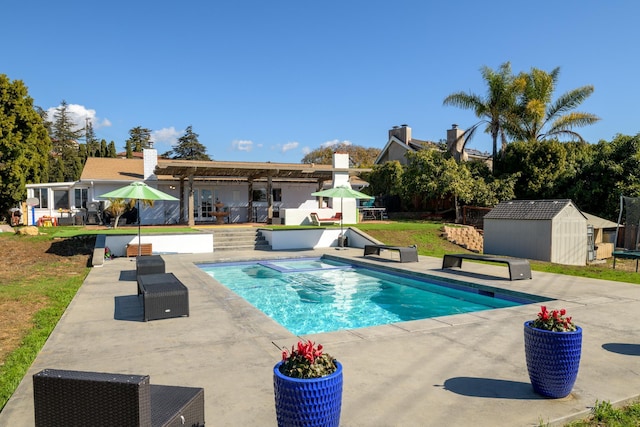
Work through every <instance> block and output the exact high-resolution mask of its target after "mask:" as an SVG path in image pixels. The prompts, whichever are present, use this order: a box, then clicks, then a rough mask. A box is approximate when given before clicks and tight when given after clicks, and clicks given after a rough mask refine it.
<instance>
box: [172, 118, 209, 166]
mask: <svg viewBox="0 0 640 427" xmlns="http://www.w3.org/2000/svg"><path fill="white" fill-rule="evenodd" d="M170 153H171V152H170ZM172 153H173V157H172V158H174V159H181V160H211V158H210V157H209V156H208V155H207V147H205V146H204V145H202V144H201V143H200V142H199V141H198V134H197V133H194V132H193V129H192V127H191V125H189V126H187V129H186V130H185V132H184V135H182V136H181V137H180V138H178V145H176V146H175V147H174V148H173V150H172Z"/></svg>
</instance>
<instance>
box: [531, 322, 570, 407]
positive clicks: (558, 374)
mask: <svg viewBox="0 0 640 427" xmlns="http://www.w3.org/2000/svg"><path fill="white" fill-rule="evenodd" d="M532 323H533V322H532V321H527V322H525V323H524V352H525V356H526V358H527V370H528V371H529V379H530V380H531V385H532V386H533V389H534V390H535V392H536V393H539V394H541V395H543V396H547V397H553V398H560V397H565V396H567V395H569V393H571V390H572V389H573V385H574V384H575V382H576V378H577V376H578V368H579V366H580V354H581V353H582V328H581V327H579V326H578V327H577V330H576V331H573V332H553V331H545V330H542V329H536V328H534V327H532V326H531V324H532Z"/></svg>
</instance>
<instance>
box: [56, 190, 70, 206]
mask: <svg viewBox="0 0 640 427" xmlns="http://www.w3.org/2000/svg"><path fill="white" fill-rule="evenodd" d="M53 208H54V209H69V191H68V190H53Z"/></svg>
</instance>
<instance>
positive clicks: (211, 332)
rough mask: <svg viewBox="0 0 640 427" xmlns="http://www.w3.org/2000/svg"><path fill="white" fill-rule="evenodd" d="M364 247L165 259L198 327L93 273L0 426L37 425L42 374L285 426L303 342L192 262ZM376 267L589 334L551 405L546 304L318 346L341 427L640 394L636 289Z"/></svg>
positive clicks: (543, 277)
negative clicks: (542, 360) (539, 349)
mask: <svg viewBox="0 0 640 427" xmlns="http://www.w3.org/2000/svg"><path fill="white" fill-rule="evenodd" d="M362 253H363V251H362V249H348V250H344V251H337V250H335V249H326V250H316V251H287V252H284V251H277V252H267V251H242V252H240V251H238V252H233V253H231V252H218V253H215V254H202V255H165V256H164V259H165V262H166V269H167V271H168V272H173V273H174V274H175V275H176V276H177V277H178V278H179V279H180V280H181V281H182V282H183V283H184V284H185V285H186V286H187V287H188V288H189V302H190V317H183V318H174V319H165V320H156V321H152V322H147V323H145V322H142V321H140V320H139V319H141V314H140V311H139V305H138V302H137V301H138V300H137V297H136V296H135V295H136V293H137V286H136V282H135V272H134V270H135V261H134V259H132V258H117V259H114V260H111V261H108V262H106V263H105V265H104V267H101V268H94V269H92V270H91V272H90V273H89V275H88V277H87V279H86V280H85V282H84V284H83V285H82V287H81V288H80V290H79V291H78V293H77V295H76V296H75V298H74V299H73V301H72V302H71V304H70V305H69V307H68V309H67V311H66V312H65V313H64V315H63V317H62V319H61V320H60V322H59V323H58V325H57V326H56V328H55V330H54V331H53V333H52V334H51V336H50V338H49V340H48V341H47V343H46V344H45V346H44V348H43V349H42V351H41V352H40V353H39V355H38V357H37V358H36V360H35V362H34V363H33V365H32V366H31V368H30V369H29V371H28V373H27V375H26V376H25V377H24V379H23V380H22V382H21V384H20V385H19V387H18V389H17V390H16V392H15V393H14V395H13V396H12V398H11V399H10V400H9V402H8V403H7V405H6V406H5V408H4V409H3V411H2V412H1V413H0V425H6V426H32V425H33V424H34V416H33V389H32V378H31V377H32V375H33V374H35V373H36V372H39V371H40V370H42V369H45V368H56V369H71V370H85V371H100V372H113V373H129V374H149V375H150V376H151V383H152V384H167V385H181V386H193V387H203V388H204V389H205V416H206V421H207V425H211V426H245V425H261V426H275V425H276V421H275V409H274V401H273V380H272V375H273V374H272V370H273V366H274V365H275V363H276V362H277V361H278V360H279V359H280V350H279V349H278V348H277V347H276V346H275V345H274V344H273V343H276V344H277V345H278V346H280V347H281V346H291V345H292V344H294V343H295V342H296V341H297V338H296V337H295V336H294V335H292V334H291V333H289V332H288V331H286V330H285V329H284V328H283V327H281V326H280V325H278V324H276V323H275V322H273V321H272V320H270V319H269V318H268V317H266V316H265V315H263V314H262V313H261V312H259V311H257V310H256V309H254V308H253V307H252V306H250V305H249V304H248V303H246V302H245V301H244V300H242V299H240V298H239V297H237V296H235V294H233V293H232V292H230V291H228V290H227V289H226V288H224V287H223V286H221V285H219V284H217V282H215V281H214V280H213V279H212V278H210V277H209V276H208V275H207V274H206V273H204V272H203V271H201V270H199V269H198V268H196V267H194V262H217V261H233V260H248V259H269V258H286V257H299V256H318V255H323V254H330V255H334V256H341V257H345V258H353V259H356V260H358V261H364V260H365V259H364V258H363V256H362ZM366 261H367V262H370V263H373V264H378V265H383V266H386V267H393V268H399V269H406V270H410V271H418V272H423V273H428V274H432V275H434V276H439V277H446V278H453V279H458V280H464V281H468V282H475V283H481V284H486V285H490V286H494V287H497V288H504V289H509V290H515V291H520V292H525V293H530V294H537V295H543V296H546V297H550V298H552V299H557V300H559V301H550V302H548V303H545V304H546V305H547V306H549V307H550V308H566V309H567V310H568V314H569V315H571V316H573V318H574V320H575V321H576V323H577V324H578V325H580V326H582V327H583V329H584V331H583V350H582V360H581V365H580V372H579V374H578V380H577V382H576V385H575V387H574V389H573V392H572V394H571V395H570V396H568V397H566V398H563V399H555V400H554V399H545V398H543V397H541V396H539V395H537V394H535V393H534V392H533V390H532V388H531V385H530V383H529V378H528V375H527V369H526V365H525V359H524V344H523V323H524V322H525V321H526V320H530V319H533V318H534V317H535V316H536V313H537V312H538V310H539V305H540V304H531V305H525V306H519V307H513V308H506V309H499V310H489V311H484V312H478V313H473V314H461V315H454V316H446V317H441V318H436V319H427V320H419V321H411V322H404V323H398V324H394V325H386V326H379V327H372V328H365V329H358V330H351V331H342V332H332V333H324V334H317V335H310V336H308V338H310V339H311V340H313V341H318V342H320V343H322V344H323V345H324V346H325V349H326V351H327V352H328V353H330V354H331V355H333V356H334V357H336V358H338V359H339V360H340V361H341V362H342V364H343V365H344V392H343V402H342V417H341V425H342V426H469V425H473V426H491V427H495V426H538V425H540V423H549V424H550V425H562V424H563V423H565V422H567V421H569V420H571V419H574V418H581V417H584V416H587V415H588V413H589V410H590V408H591V407H592V406H593V405H594V403H595V402H596V400H598V401H610V402H611V403H619V402H625V401H628V400H629V399H634V398H637V397H638V396H639V395H640V363H639V362H640V327H638V324H639V319H640V286H638V285H633V284H628V283H619V282H610V281H602V280H593V279H583V278H578V277H572V276H562V275H555V274H548V273H541V272H537V271H534V272H533V279H532V280H518V281H513V282H512V281H509V280H508V273H507V268H506V267H504V266H498V265H489V264H479V263H473V262H465V263H464V265H463V269H462V270H461V269H451V270H441V269H440V267H441V265H442V259H441V258H432V257H423V256H421V257H420V262H418V263H402V264H401V263H397V262H394V261H389V260H384V259H380V260H376V259H375V258H370V257H367V259H366Z"/></svg>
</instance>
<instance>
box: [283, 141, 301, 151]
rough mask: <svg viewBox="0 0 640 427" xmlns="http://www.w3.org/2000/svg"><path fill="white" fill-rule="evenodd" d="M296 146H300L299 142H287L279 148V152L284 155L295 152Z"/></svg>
mask: <svg viewBox="0 0 640 427" xmlns="http://www.w3.org/2000/svg"><path fill="white" fill-rule="evenodd" d="M298 145H300V143H299V142H287V143H286V144H284V145H283V146H282V147H281V148H280V151H281V152H283V153H286V152H287V151H290V150H295V149H296V148H298Z"/></svg>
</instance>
